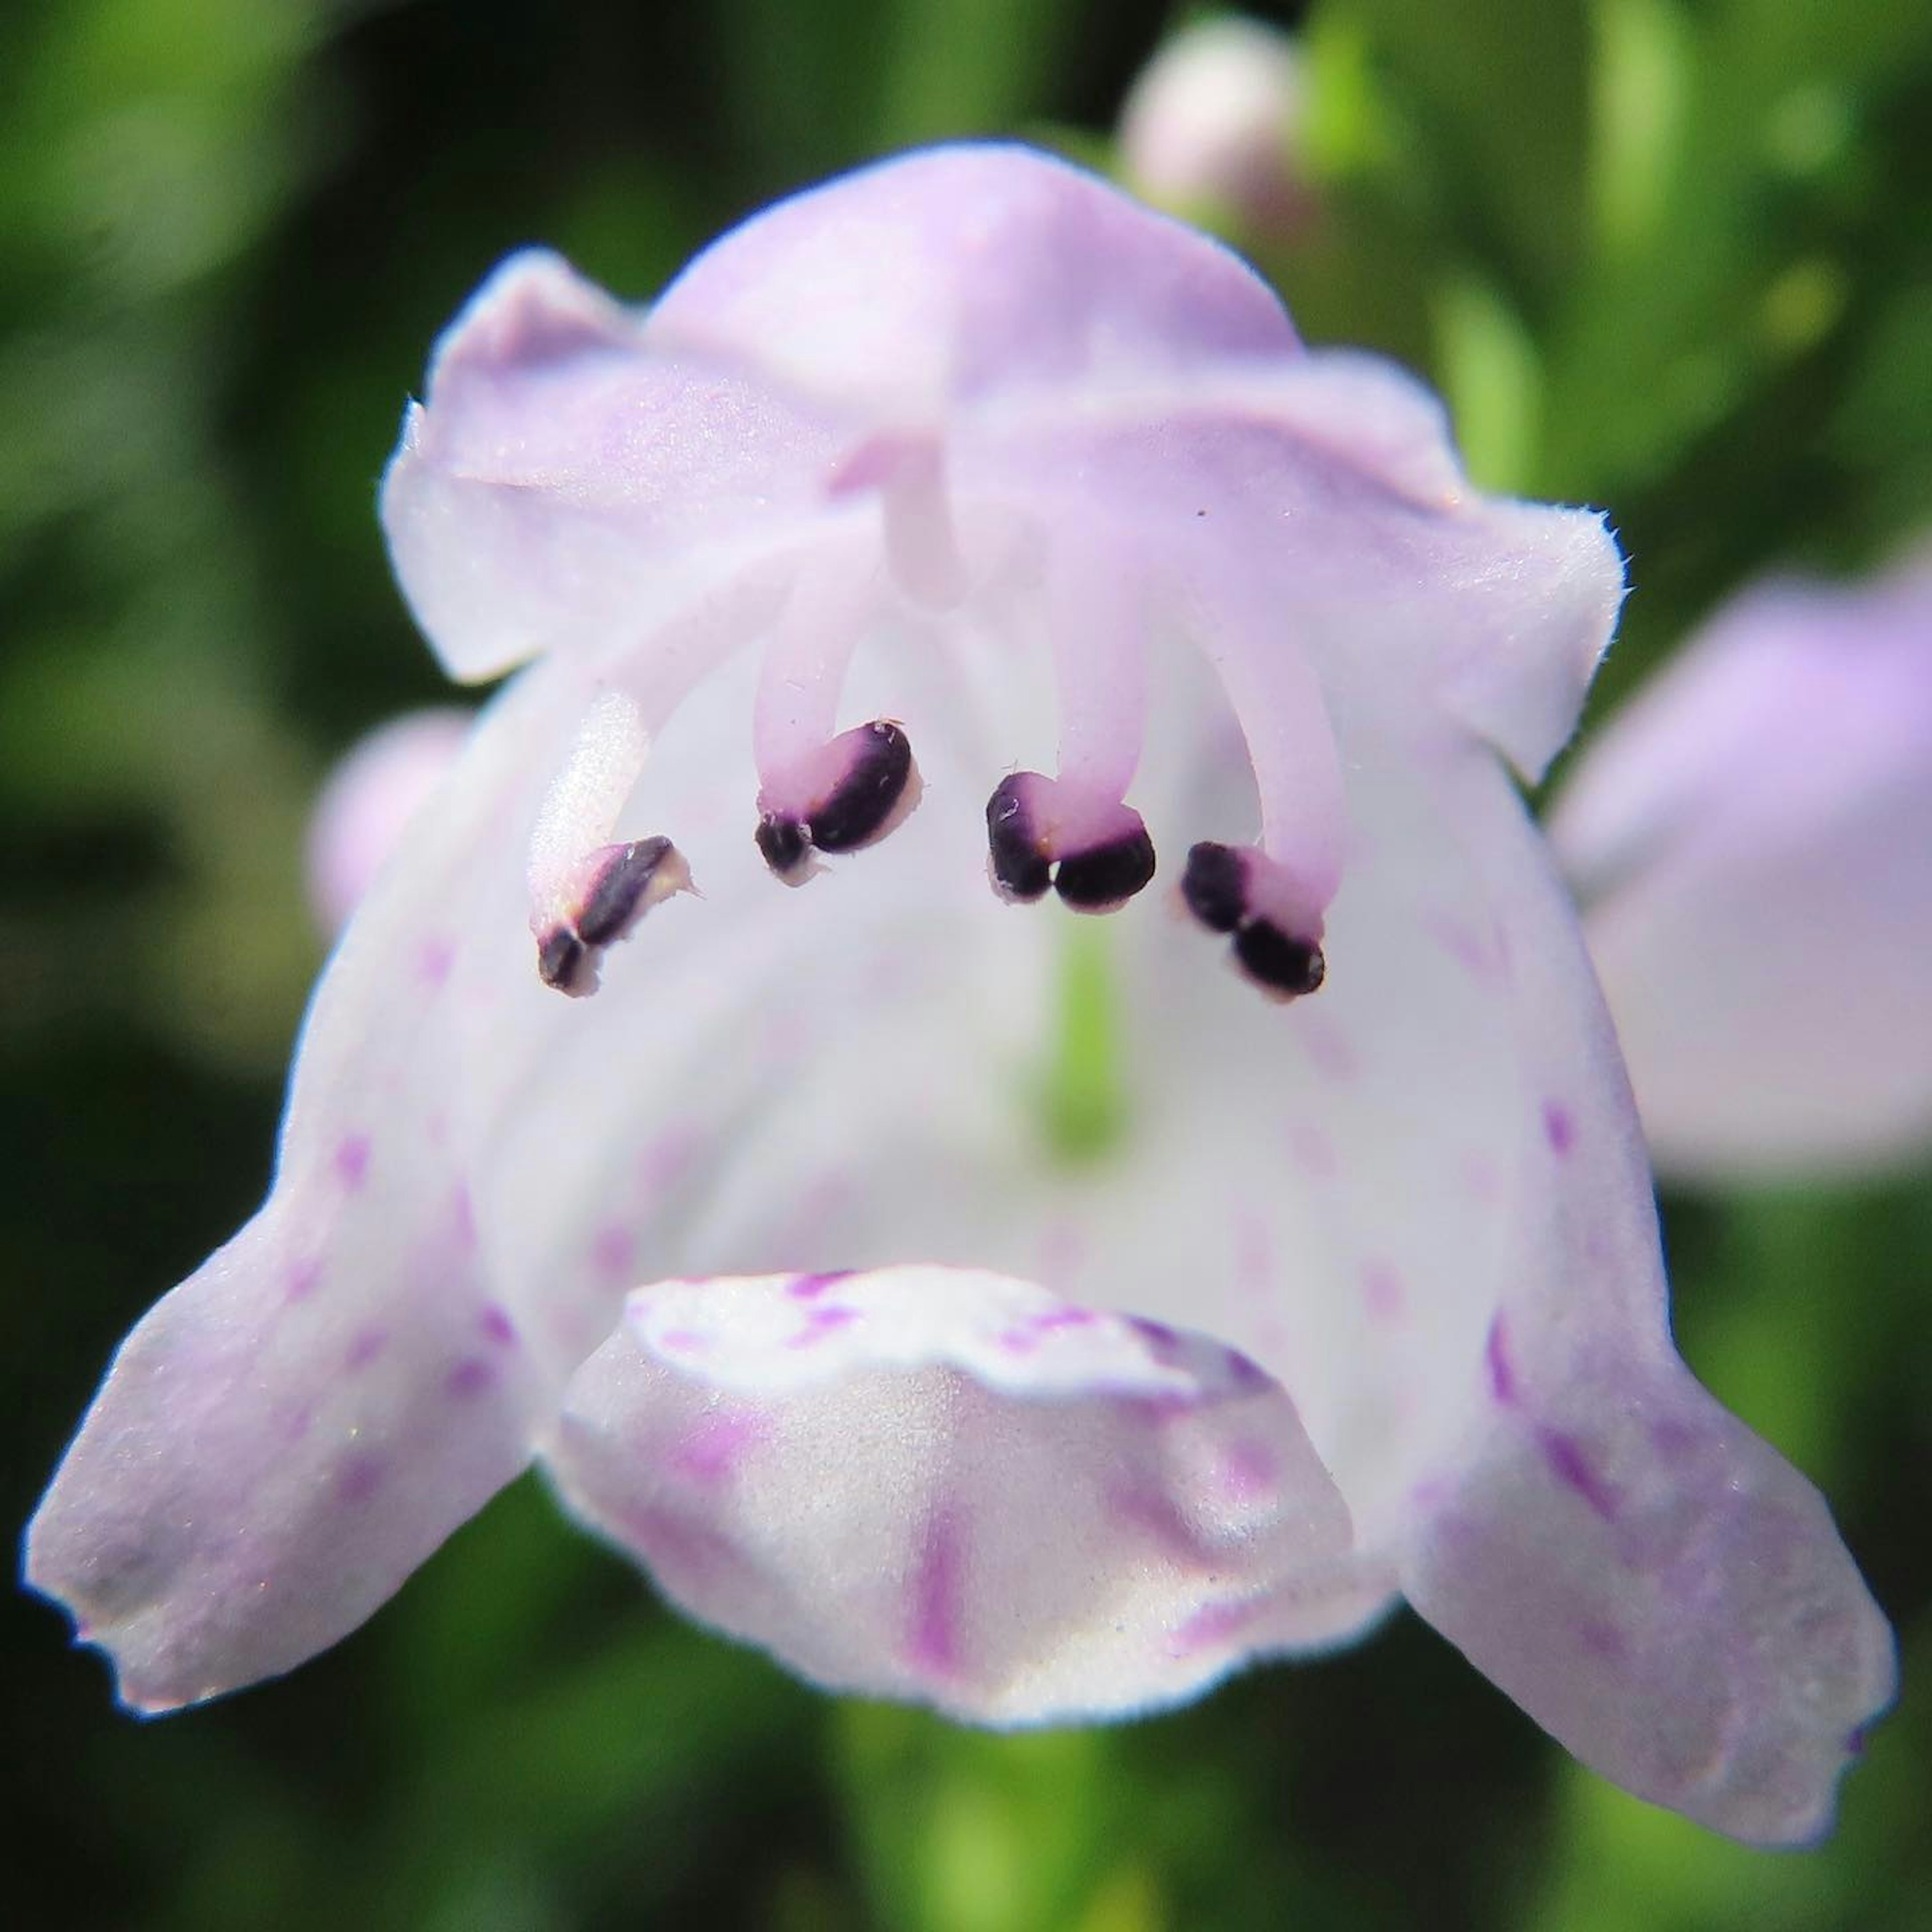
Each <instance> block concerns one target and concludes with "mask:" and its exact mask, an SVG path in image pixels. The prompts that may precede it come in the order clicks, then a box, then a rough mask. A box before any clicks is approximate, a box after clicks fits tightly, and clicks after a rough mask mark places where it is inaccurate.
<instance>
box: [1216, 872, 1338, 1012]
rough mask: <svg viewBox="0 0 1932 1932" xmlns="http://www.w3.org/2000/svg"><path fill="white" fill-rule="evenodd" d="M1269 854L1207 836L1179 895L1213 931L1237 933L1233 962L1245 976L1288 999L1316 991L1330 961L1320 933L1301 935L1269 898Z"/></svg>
mask: <svg viewBox="0 0 1932 1932" xmlns="http://www.w3.org/2000/svg"><path fill="white" fill-rule="evenodd" d="M1276 869H1277V868H1275V866H1274V862H1273V861H1272V860H1271V859H1268V857H1267V856H1265V854H1264V853H1260V852H1258V851H1255V850H1252V849H1249V848H1245V847H1238V846H1234V845H1222V844H1217V843H1215V842H1214V841H1212V840H1206V839H1204V840H1203V841H1202V842H1201V843H1200V844H1198V845H1196V846H1193V847H1191V848H1190V850H1189V852H1188V854H1187V869H1186V870H1185V871H1184V872H1183V873H1182V874H1181V902H1182V904H1184V905H1185V906H1186V907H1187V910H1189V912H1190V913H1193V916H1194V917H1195V918H1196V919H1199V921H1200V922H1201V923H1202V925H1203V926H1205V927H1207V929H1208V931H1209V932H1220V933H1229V934H1232V935H1233V938H1234V946H1233V947H1232V951H1233V953H1234V956H1235V963H1236V965H1238V966H1239V967H1240V968H1241V971H1242V973H1243V974H1244V976H1245V977H1247V979H1248V980H1250V982H1251V983H1253V985H1254V986H1256V987H1258V988H1259V989H1260V990H1261V991H1262V992H1263V993H1265V994H1266V995H1268V998H1270V999H1272V1000H1279V1001H1283V1003H1286V1001H1290V1000H1298V999H1300V998H1302V996H1303V995H1305V994H1308V993H1312V992H1315V991H1316V989H1318V988H1319V986H1321V984H1322V980H1324V979H1325V977H1327V974H1328V962H1327V960H1326V959H1325V958H1324V957H1323V956H1322V947H1321V944H1320V941H1319V938H1301V937H1298V935H1296V933H1295V932H1294V931H1293V930H1292V924H1293V923H1294V922H1292V921H1291V919H1289V918H1288V917H1286V916H1283V914H1282V913H1280V911H1278V910H1277V909H1276V908H1275V907H1274V906H1273V905H1271V904H1268V903H1267V901H1269V900H1270V899H1272V898H1285V897H1286V893H1285V892H1283V891H1281V890H1280V889H1277V890H1275V891H1273V892H1271V890H1270V887H1271V884H1274V885H1276V886H1277V887H1278V886H1279V881H1278V880H1271V876H1270V875H1271V873H1273V872H1274V871H1276Z"/></svg>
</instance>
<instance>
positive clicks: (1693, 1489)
mask: <svg viewBox="0 0 1932 1932" xmlns="http://www.w3.org/2000/svg"><path fill="white" fill-rule="evenodd" d="M1455 805H1456V811H1457V818H1458V821H1459V822H1460V823H1461V824H1462V825H1463V826H1464V827H1465V828H1466V832H1467V834H1468V835H1469V836H1470V837H1471V838H1472V839H1473V840H1475V841H1477V842H1476V847H1475V849H1477V850H1479V851H1481V853H1482V854H1483V856H1484V869H1485V873H1486V880H1487V886H1488V889H1489V893H1490V901H1491V904H1492V906H1493V908H1494V910H1495V914H1496V919H1497V924H1498V931H1499V936H1500V938H1501V940H1502V944H1504V946H1505V948H1506V950H1507V953H1508V956H1510V957H1511V959H1513V960H1514V962H1515V964H1514V969H1513V975H1512V977H1513V985H1514V997H1513V998H1512V999H1511V1003H1510V1005H1509V1009H1508V1010H1509V1013H1510V1016H1511V1023H1512V1025H1513V1026H1514V1029H1515V1031H1516V1034H1517V1053H1518V1056H1519V1058H1520V1064H1522V1065H1523V1067H1525V1068H1526V1069H1527V1070H1529V1071H1530V1073H1531V1074H1532V1077H1533V1078H1535V1079H1537V1080H1538V1081H1539V1082H1541V1092H1542V1093H1543V1094H1544V1096H1545V1097H1546V1098H1545V1099H1544V1100H1543V1102H1542V1103H1541V1141H1542V1143H1543V1145H1541V1147H1540V1148H1532V1149H1531V1150H1529V1152H1530V1153H1531V1154H1532V1157H1533V1164H1532V1165H1529V1166H1526V1170H1525V1172H1523V1175H1522V1177H1521V1180H1520V1184H1519V1186H1520V1197H1519V1202H1518V1207H1517V1212H1516V1214H1514V1215H1513V1216H1512V1217H1511V1221H1510V1223H1509V1225H1510V1226H1511V1227H1512V1228H1513V1229H1514V1236H1513V1238H1512V1239H1511V1241H1510V1243H1509V1244H1508V1247H1506V1248H1505V1250H1504V1251H1503V1253H1502V1254H1501V1256H1499V1268H1498V1271H1497V1282H1498V1286H1499V1290H1500V1293H1499V1304H1498V1307H1497V1312H1496V1316H1495V1318H1494V1319H1493V1322H1491V1324H1490V1327H1489V1328H1488V1330H1487V1333H1486V1334H1485V1336H1484V1349H1483V1352H1482V1355H1481V1360H1480V1361H1469V1359H1468V1358H1464V1359H1465V1361H1466V1370H1465V1373H1466V1376H1467V1382H1468V1388H1469V1402H1468V1405H1467V1407H1466V1410H1465V1422H1464V1426H1463V1431H1462V1433H1461V1435H1460V1438H1459V1439H1457V1440H1456V1441H1454V1442H1444V1443H1443V1444H1442V1445H1441V1446H1440V1448H1439V1449H1438V1450H1437V1451H1434V1452H1433V1453H1432V1454H1430V1455H1429V1456H1428V1457H1426V1458H1424V1459H1422V1460H1420V1461H1418V1463H1417V1464H1416V1466H1415V1482H1414V1487H1413V1489H1412V1493H1411V1506H1412V1510H1413V1511H1414V1520H1413V1522H1412V1526H1411V1529H1410V1530H1409V1534H1408V1535H1407V1537H1406V1539H1405V1541H1406V1550H1405V1554H1404V1556H1403V1561H1402V1575H1403V1589H1404V1590H1405V1592H1406V1594H1407V1595H1409V1598H1410V1600H1411V1601H1412V1602H1413V1603H1414V1604H1415V1607H1416V1608H1417V1609H1418V1610H1420V1611H1421V1613H1422V1614H1423V1615H1424V1616H1426V1617H1427V1618H1428V1619H1430V1622H1433V1624H1435V1625H1436V1627H1437V1628H1439V1629H1440V1630H1441V1631H1443V1633H1444V1634H1445V1635H1446V1636H1448V1637H1451V1639H1452V1640H1454V1642H1455V1643H1457V1644H1458V1645H1459V1646H1460V1647H1461V1648H1462V1649H1463V1650H1465V1651H1466V1652H1467V1653H1468V1655H1469V1656H1470V1657H1471V1658H1472V1660H1473V1661H1475V1663H1476V1664H1478V1666H1479V1667H1481V1669H1483V1670H1485V1671H1487V1673H1489V1674H1490V1676H1492V1677H1493V1678H1494V1679H1496V1682H1498V1683H1499V1684H1500V1685H1502V1687H1503V1688H1505V1690H1507V1691H1508V1692H1509V1693H1510V1694H1511V1696H1513V1697H1515V1698H1516V1699H1517V1700H1518V1702H1519V1703H1521V1704H1522V1705H1523V1707H1524V1708H1525V1709H1526V1710H1527V1711H1528V1712H1529V1713H1530V1715H1532V1717H1534V1718H1536V1719H1537V1720H1538V1722H1539V1723H1541V1724H1543V1725H1544V1726H1545V1727H1547V1729H1548V1730H1550V1731H1551V1732H1553V1733H1554V1734H1555V1735H1556V1736H1557V1737H1558V1738H1559V1739H1561V1740H1562V1742H1564V1743H1565V1744H1566V1745H1568V1746H1569V1747H1570V1748H1571V1750H1572V1751H1575V1752H1576V1753H1577V1755H1578V1756H1579V1757H1581V1758H1582V1759H1583V1760H1584V1761H1585V1762H1586V1763H1588V1764H1589V1765H1591V1766H1592V1767H1593V1768H1595V1769H1597V1770H1598V1771H1601V1772H1603V1773H1604V1774H1605V1775H1607V1776H1608V1777H1610V1778H1615V1779H1616V1781H1618V1782H1619V1783H1620V1784H1624V1785H1625V1786H1626V1787H1628V1788H1629V1789H1630V1790H1633V1791H1635V1792H1637V1793H1638V1794H1639V1795H1640V1796H1643V1797H1646V1798H1649V1799H1652V1800H1653V1801H1655V1802H1658V1803H1660V1804H1664V1805H1670V1806H1671V1807H1673V1808H1675V1809H1676V1810H1679V1811H1683V1812H1685V1813H1686V1814H1688V1816H1690V1817H1693V1818H1695V1819H1697V1820H1700V1822H1701V1823H1705V1824H1707V1825H1709V1826H1712V1827H1713V1828H1714V1829H1717V1830H1719V1831H1722V1832H1729V1833H1730V1834H1731V1835H1733V1836H1735V1837H1738V1838H1744V1839H1746V1840H1748V1841H1751V1842H1754V1843H1796V1842H1799V1841H1803V1840H1805V1839H1808V1838H1812V1837H1814V1836H1816V1835H1817V1834H1818V1833H1820V1832H1822V1831H1823V1829H1826V1826H1827V1825H1828V1824H1829V1819H1830V1815H1831V1807H1832V1790H1833V1786H1834V1784H1835V1780H1836V1778H1837V1777H1838V1774H1839V1772H1841V1770H1842V1769H1843V1767H1844V1766H1845V1765H1846V1763H1847V1762H1848V1761H1849V1757H1850V1755H1851V1754H1852V1752H1853V1751H1854V1750H1855V1736H1856V1734H1857V1733H1858V1730H1859V1728H1860V1727H1861V1726H1862V1725H1863V1724H1865V1723H1866V1722H1867V1721H1868V1720H1869V1719H1870V1718H1872V1717H1873V1715H1876V1712H1879V1710H1880V1709H1882V1708H1883V1707H1884V1706H1885V1704H1886V1703H1888V1701H1889V1700H1890V1697H1891V1692H1892V1688H1893V1684H1894V1658H1893V1649H1892V1642H1891V1634H1890V1631H1888V1628H1887V1627H1886V1625H1885V1620H1884V1619H1883V1617H1882V1616H1881V1614H1880V1613H1879V1610H1878V1609H1877V1607H1876V1605H1875V1604H1873V1602H1872V1601H1871V1598H1870V1594H1869V1593H1868V1592H1867V1590H1866V1589H1865V1587H1864V1583H1863V1582H1862V1581H1861V1579H1860V1578H1859V1577H1858V1573H1857V1571H1856V1570H1855V1568H1854V1567H1853V1565H1852V1562H1851V1560H1850V1559H1849V1556H1847V1554H1846V1551H1845V1550H1844V1547H1843V1544H1842V1543H1841V1541H1840V1540H1839V1538H1838V1534H1837V1532H1836V1530H1835V1528H1834V1526H1833V1525H1832V1520H1831V1517H1830V1515H1829V1512H1828V1511H1826V1507H1825V1505H1824V1503H1823V1501H1822V1500H1821V1499H1820V1497H1819V1496H1818V1495H1817V1492H1816V1491H1815V1490H1814V1489H1813V1488H1812V1487H1811V1485H1810V1484H1808V1482H1806V1481H1805V1479H1804V1478H1803V1477H1802V1476H1801V1475H1799V1474H1798V1472H1796V1470H1794V1469H1792V1468H1791V1467H1790V1466H1789V1465H1788V1464H1787V1463H1785V1462H1784V1460H1782V1459H1781V1458H1780V1457H1778V1455H1777V1454H1775V1451H1772V1450H1771V1449H1770V1448H1768V1447H1767V1446H1766V1445H1765V1444H1764V1443H1763V1442H1760V1441H1759V1440H1758V1439H1757V1438H1756V1437H1755V1436H1753V1435H1751V1433H1750V1431H1749V1430H1747V1429H1745V1427H1743V1425H1742V1424H1740V1423H1739V1422H1737V1421H1736V1420H1735V1419H1734V1418H1732V1417H1730V1416H1729V1415H1727V1414H1725V1412H1724V1411H1723V1410H1722V1409H1721V1408H1720V1407H1719V1406H1718V1405H1717V1403H1715V1402H1714V1401H1713V1400H1712V1399H1711V1397H1709V1396H1708V1395H1707V1394H1706V1393H1705V1392H1704V1391H1703V1390H1702V1389H1701V1388H1699V1387H1698V1386H1697V1384H1696V1383H1695V1382H1694V1381H1693V1380H1692V1379H1691V1377H1690V1376H1689V1375H1688V1373H1687V1372H1686V1371H1685V1369H1684V1367H1683V1366H1682V1364H1681V1363H1679V1361H1677V1359H1676V1357H1675V1355H1673V1353H1672V1352H1671V1349H1670V1340H1669V1333H1668V1328H1667V1321H1666V1316H1665V1310H1664V1292H1663V1283H1662V1279H1661V1272H1660V1267H1659V1262H1658V1255H1657V1249H1656V1234H1655V1221H1654V1216H1653V1213H1652V1208H1651V1206H1650V1203H1649V1190H1648V1187H1647V1185H1646V1181H1647V1175H1646V1166H1645V1162H1644V1157H1643V1148H1642V1145H1641V1142H1640V1139H1639V1136H1638V1135H1637V1131H1636V1127H1635V1121H1634V1117H1633V1114H1632V1110H1631V1106H1630V1103H1629V1100H1628V1094H1627V1092H1626V1090H1625V1087H1624V1084H1623V1082H1622V1078H1621V1075H1620V1073H1619V1068H1618V1066H1617V1062H1616V1045H1615V1042H1614V1040H1613V1037H1612V1036H1611V1034H1610V1029H1609V1027H1608V1025H1607V1021H1606V1019H1605V1018H1604V1015H1603V1013H1602V1012H1601V1008H1600V1007H1599V1006H1598V1003H1597V1001H1595V998H1594V997H1593V996H1592V993H1591V991H1590V989H1589V968H1588V965H1587V962H1586V959H1585V958H1584V956H1583V950H1582V947H1581V945H1580V941H1579V940H1578V938H1577V935H1576V932H1575V930H1574V926H1573V925H1572V924H1571V921H1570V920H1569V919H1568V915H1567V913H1566V912H1565V909H1564V906H1563V901H1562V889H1561V887H1560V886H1559V884H1558V883H1557V882H1556V880H1555V879H1554V877H1553V876H1551V874H1550V871H1549V868H1548V866H1547V862H1546V859H1545V856H1544V853H1543V852H1542V850H1541V847H1540V846H1539V844H1538V842H1537V841H1536V839H1535V835H1534V832H1533V830H1532V828H1531V827H1530V826H1529V824H1528V823H1527V821H1526V818H1525V816H1524V814H1523V812H1522V811H1521V809H1520V806H1519V805H1517V802H1516V801H1515V800H1514V799H1512V798H1510V797H1508V796H1507V794H1506V791H1505V787H1502V784H1500V781H1498V780H1497V779H1496V778H1495V775H1494V774H1490V775H1487V777H1485V775H1483V774H1481V773H1480V772H1476V771H1474V770H1472V771H1471V772H1469V774H1468V775H1466V778H1465V780H1464V781H1463V782H1462V783H1461V784H1459V785H1458V787H1457V797H1456V800H1455ZM1445 1373H1446V1370H1445Z"/></svg>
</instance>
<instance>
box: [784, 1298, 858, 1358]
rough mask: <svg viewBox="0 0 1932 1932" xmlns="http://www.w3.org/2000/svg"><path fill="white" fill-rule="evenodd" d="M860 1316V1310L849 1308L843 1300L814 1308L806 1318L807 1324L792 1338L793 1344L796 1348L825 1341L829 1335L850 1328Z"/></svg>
mask: <svg viewBox="0 0 1932 1932" xmlns="http://www.w3.org/2000/svg"><path fill="white" fill-rule="evenodd" d="M858 1319H859V1311H858V1310H856V1308H847V1307H846V1306H845V1304H844V1303H843V1302H833V1303H832V1304H829V1305H828V1306H827V1307H823V1308H814V1310H812V1311H811V1313H810V1314H809V1315H808V1316H806V1317H805V1326H804V1327H803V1328H801V1329H800V1330H799V1331H798V1333H797V1334H796V1335H794V1336H793V1337H792V1338H791V1346H793V1348H794V1349H808V1348H810V1347H811V1346H812V1344H813V1343H817V1342H822V1341H823V1340H825V1338H826V1337H827V1336H828V1335H835V1334H837V1333H838V1331H839V1330H840V1329H841V1328H850V1326H851V1325H852V1324H853V1322H856V1321H857V1320H858Z"/></svg>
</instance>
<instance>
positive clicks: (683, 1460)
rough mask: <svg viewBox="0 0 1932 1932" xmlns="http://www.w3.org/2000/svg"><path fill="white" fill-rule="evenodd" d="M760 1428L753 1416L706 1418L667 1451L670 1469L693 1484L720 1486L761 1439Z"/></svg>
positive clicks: (762, 1434) (761, 1426)
mask: <svg viewBox="0 0 1932 1932" xmlns="http://www.w3.org/2000/svg"><path fill="white" fill-rule="evenodd" d="M764 1434H765V1430H764V1426H763V1424H762V1423H760V1421H758V1420H757V1418H756V1417H754V1416H749V1415H707V1416H705V1417H704V1418H702V1419H701V1420H700V1421H698V1422H697V1423H696V1424H694V1425H693V1426H692V1427H691V1429H690V1430H688V1432H687V1433H685V1436H684V1437H683V1439H682V1440H681V1441H680V1442H678V1444H677V1445H676V1447H675V1448H673V1449H672V1451H671V1452H670V1466H671V1467H672V1468H673V1469H675V1470H676V1472H678V1474H679V1475H682V1476H688V1477H689V1478H691V1480H692V1481H694V1482H699V1483H705V1484H715V1483H721V1482H723V1481H725V1480H726V1478H728V1477H729V1476H730V1475H732V1474H733V1472H735V1471H736V1469H737V1467H738V1465H739V1463H741V1462H742V1460H744V1457H745V1452H746V1451H748V1450H749V1449H751V1448H755V1447H756V1446H757V1444H758V1443H759V1442H760V1441H762V1440H763V1436H764Z"/></svg>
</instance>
